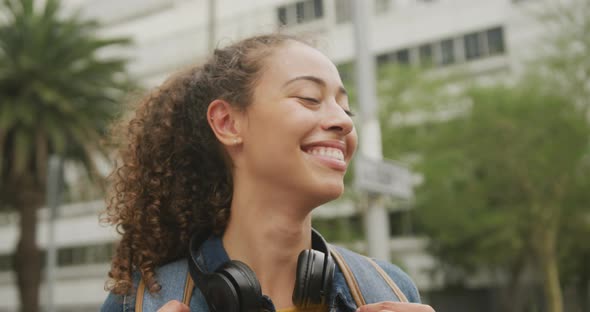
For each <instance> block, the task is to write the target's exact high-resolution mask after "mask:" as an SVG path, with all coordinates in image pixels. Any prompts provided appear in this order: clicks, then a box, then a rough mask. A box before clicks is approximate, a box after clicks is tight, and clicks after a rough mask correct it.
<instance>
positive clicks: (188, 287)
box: [182, 273, 195, 306]
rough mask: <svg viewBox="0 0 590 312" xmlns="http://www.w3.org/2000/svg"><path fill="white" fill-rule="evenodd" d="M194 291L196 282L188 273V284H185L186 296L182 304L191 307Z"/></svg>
mask: <svg viewBox="0 0 590 312" xmlns="http://www.w3.org/2000/svg"><path fill="white" fill-rule="evenodd" d="M193 289H195V282H194V281H193V278H192V277H191V275H190V273H186V283H184V294H183V295H182V303H184V304H186V305H187V306H190V303H191V297H192V295H193Z"/></svg>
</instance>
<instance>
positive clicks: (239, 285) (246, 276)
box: [217, 260, 262, 311]
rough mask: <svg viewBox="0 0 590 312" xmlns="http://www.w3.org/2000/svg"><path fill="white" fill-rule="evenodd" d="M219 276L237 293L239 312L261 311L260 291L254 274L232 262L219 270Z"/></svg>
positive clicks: (238, 262) (245, 266) (242, 264)
mask: <svg viewBox="0 0 590 312" xmlns="http://www.w3.org/2000/svg"><path fill="white" fill-rule="evenodd" d="M217 272H218V273H219V274H222V275H223V276H224V277H226V278H227V279H228V280H229V281H230V282H231V284H232V285H233V287H234V289H235V290H236V292H237V297H238V303H239V305H238V307H240V308H241V311H259V310H260V309H261V298H262V290H261V288H260V283H259V282H258V279H257V278H256V273H254V271H252V269H250V267H248V265H246V264H245V263H243V262H241V261H237V260H232V261H230V262H227V263H225V264H224V265H222V266H221V267H220V268H219V269H217Z"/></svg>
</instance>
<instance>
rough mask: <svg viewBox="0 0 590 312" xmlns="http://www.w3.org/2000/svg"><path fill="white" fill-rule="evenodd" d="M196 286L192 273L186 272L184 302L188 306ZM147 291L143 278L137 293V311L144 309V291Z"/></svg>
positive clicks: (140, 311)
mask: <svg viewBox="0 0 590 312" xmlns="http://www.w3.org/2000/svg"><path fill="white" fill-rule="evenodd" d="M194 288H195V282H194V281H193V278H192V277H191V275H190V274H188V273H187V274H186V282H185V283H184V293H183V294H182V303H184V304H186V305H187V306H188V305H190V302H191V297H192V295H193V289H194ZM144 292H145V284H144V283H143V279H141V280H139V285H138V286H137V293H136V294H135V312H142V310H143V293H144Z"/></svg>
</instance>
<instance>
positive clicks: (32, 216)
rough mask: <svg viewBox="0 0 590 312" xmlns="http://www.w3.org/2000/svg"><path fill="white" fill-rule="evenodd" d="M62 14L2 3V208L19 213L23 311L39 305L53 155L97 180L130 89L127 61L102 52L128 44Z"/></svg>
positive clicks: (26, 0)
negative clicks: (39, 233) (40, 214)
mask: <svg viewBox="0 0 590 312" xmlns="http://www.w3.org/2000/svg"><path fill="white" fill-rule="evenodd" d="M60 8H61V5H60V2H59V0H47V1H44V5H35V4H34V0H3V2H2V4H0V11H1V12H2V14H1V16H0V208H1V209H15V210H17V211H18V212H19V214H20V237H19V241H18V245H17V248H16V252H15V261H14V263H15V265H14V266H15V270H16V276H17V282H18V288H19V293H20V301H21V309H22V311H24V312H37V311H38V306H39V299H38V297H39V296H38V293H39V284H40V272H41V260H40V251H39V248H38V247H37V245H36V242H35V236H36V219H37V209H38V208H39V207H40V206H42V205H43V204H44V202H45V189H46V185H45V184H46V171H47V169H46V167H47V165H46V164H47V162H48V155H51V154H57V155H60V156H61V157H63V158H65V159H66V160H68V159H69V160H71V161H77V162H79V163H81V164H82V165H84V168H86V170H87V171H88V172H89V174H90V175H92V174H93V166H94V165H93V157H94V155H96V154H97V153H98V152H101V151H102V149H101V148H100V146H99V139H100V136H101V134H102V133H103V132H104V130H105V129H106V124H107V122H108V120H109V118H110V117H112V115H113V114H114V113H115V111H116V103H117V98H119V96H120V95H121V94H122V93H123V90H124V89H125V88H126V87H127V86H129V84H128V79H127V75H126V74H125V62H126V61H125V60H124V59H122V58H107V57H104V54H103V57H101V56H99V53H98V52H101V51H103V49H104V48H106V47H110V46H116V45H121V44H127V43H128V42H129V40H127V39H123V38H115V39H105V38H100V37H98V36H97V34H96V31H97V29H98V24H97V23H96V22H94V21H87V20H84V19H82V18H81V17H80V16H79V15H78V14H73V15H71V16H66V15H65V14H63V13H62V12H60Z"/></svg>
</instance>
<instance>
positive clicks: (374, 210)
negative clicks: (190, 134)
mask: <svg viewBox="0 0 590 312" xmlns="http://www.w3.org/2000/svg"><path fill="white" fill-rule="evenodd" d="M353 1H355V0H300V1H297V0H249V1H238V0H216V1H215V0H116V1H115V0H100V1H97V0H61V1H54V0H46V1H41V0H39V1H33V0H5V1H2V5H1V7H0V312H4V311H6V312H9V311H26V312H37V311H39V310H47V311H51V312H53V311H60V312H61V311H64V312H65V311H77V312H80V311H96V310H97V309H99V307H100V305H101V304H102V302H103V300H104V299H105V297H106V292H105V291H104V290H103V288H104V282H105V281H106V278H107V272H108V270H109V261H110V258H111V256H112V253H113V246H114V244H116V240H117V235H116V234H115V231H114V229H112V228H108V227H104V226H100V225H99V222H98V214H99V212H100V211H102V210H103V209H104V208H105V202H104V190H105V186H104V178H105V177H106V176H107V175H108V174H109V172H110V170H111V169H112V166H113V160H112V157H111V156H112V155H111V154H112V151H111V150H109V147H108V145H105V144H103V143H104V137H105V134H106V132H107V129H108V124H109V121H111V120H112V119H113V118H114V117H117V116H120V115H121V114H122V112H123V110H124V107H125V103H128V102H129V101H132V100H133V99H134V98H135V97H137V95H138V94H141V93H142V92H143V91H145V90H147V89H149V88H152V87H155V86H157V85H158V84H160V83H161V82H163V81H164V79H165V78H166V77H167V76H169V75H170V74H171V73H173V72H174V71H175V70H178V69H180V68H183V67H186V66H190V65H192V64H197V63H199V62H200V61H202V60H203V59H205V58H206V57H207V55H208V53H209V52H210V51H211V50H212V49H213V48H215V47H217V46H224V45H227V44H229V43H231V42H234V41H237V40H239V39H241V38H245V37H248V36H251V35H255V34H260V33H267V32H275V31H279V30H280V31H282V32H287V33H294V34H299V35H302V36H304V37H306V38H310V39H312V40H313V41H314V42H315V44H316V46H317V47H318V48H319V49H320V50H321V51H323V52H324V53H325V54H326V55H327V56H328V57H329V58H330V59H332V61H333V62H334V63H335V64H336V65H337V66H338V68H339V70H340V73H341V76H342V79H343V81H344V83H345V85H346V88H347V89H348V90H350V92H349V93H350V94H351V97H352V99H353V100H352V101H351V103H353V107H354V109H355V110H356V111H357V112H360V114H357V115H358V117H355V119H356V120H355V122H356V126H357V129H359V132H360V135H361V143H362V142H363V140H364V141H365V142H366V141H374V142H373V143H372V144H373V145H371V146H368V145H367V144H368V143H364V144H365V145H364V146H361V149H360V151H359V156H358V157H357V159H356V160H355V161H354V162H353V167H354V168H353V170H349V173H348V174H347V177H346V183H347V185H348V188H347V191H346V193H345V194H344V196H342V198H341V199H339V200H337V201H335V202H332V203H329V204H327V205H325V206H322V207H319V208H318V209H316V211H315V212H314V214H315V217H314V227H316V228H317V229H319V230H320V232H322V233H323V234H324V236H325V237H326V238H327V239H328V240H329V241H331V242H334V243H337V244H341V245H344V246H347V247H349V248H351V249H354V250H356V251H358V252H361V253H365V254H369V255H372V256H379V257H381V258H388V259H389V260H390V261H392V262H393V263H396V264H397V265H399V266H400V267H401V268H402V269H404V270H405V271H406V272H408V274H409V275H410V276H411V277H412V278H413V280H414V281H415V282H416V284H417V286H418V288H419V289H420V292H421V295H422V298H423V301H424V302H426V303H428V304H431V305H432V306H433V307H434V308H435V309H436V311H439V312H451V311H452V312H461V311H514V312H517V311H518V312H521V311H522V312H524V311H527V312H534V311H535V312H536V311H548V312H561V311H568V312H590V290H589V286H590V240H589V238H590V192H589V191H590V144H589V143H590V141H589V138H590V136H589V135H590V130H589V129H590V128H589V122H590V1H588V0H356V3H354V2H353ZM359 7H360V8H361V9H362V10H359ZM359 12H360V13H359ZM355 25H356V26H355ZM361 26H362V27H361ZM363 73H364V74H365V75H367V74H368V75H369V76H363ZM358 77H365V78H367V77H369V78H370V79H359V78H358ZM367 81H368V82H369V83H368V84H363V83H367ZM367 90H368V91H367ZM367 99H368V100H367ZM368 101H374V102H375V103H376V109H375V110H374V111H373V113H371V112H370V111H369V112H367V110H366V109H364V108H363V105H366V104H367V103H368ZM369 123H372V124H373V125H375V124H376V125H378V127H376V128H375V127H373V128H371V127H368V126H367V125H368V124H369ZM375 142H376V143H375ZM369 154H370V155H369ZM371 155H372V156H371ZM365 156H371V157H365Z"/></svg>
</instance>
